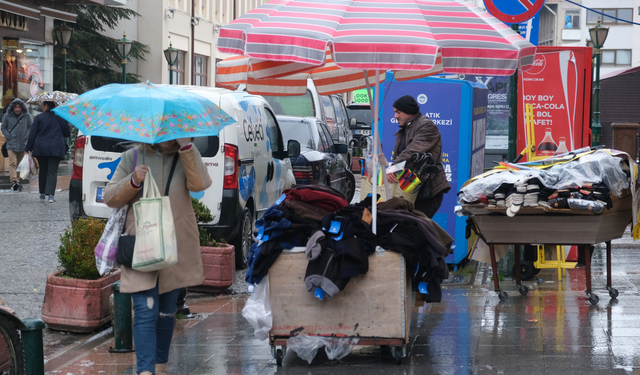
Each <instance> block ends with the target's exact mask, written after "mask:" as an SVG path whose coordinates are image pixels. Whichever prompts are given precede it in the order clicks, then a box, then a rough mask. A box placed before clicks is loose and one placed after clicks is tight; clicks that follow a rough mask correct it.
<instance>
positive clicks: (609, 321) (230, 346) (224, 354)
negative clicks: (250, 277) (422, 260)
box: [46, 231, 640, 375]
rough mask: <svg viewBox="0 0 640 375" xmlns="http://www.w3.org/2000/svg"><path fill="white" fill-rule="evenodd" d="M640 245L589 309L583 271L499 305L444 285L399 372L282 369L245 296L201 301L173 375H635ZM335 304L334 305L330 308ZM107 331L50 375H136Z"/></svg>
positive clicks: (390, 367)
mask: <svg viewBox="0 0 640 375" xmlns="http://www.w3.org/2000/svg"><path fill="white" fill-rule="evenodd" d="M638 249H640V244H634V243H633V242H632V240H631V239H630V237H629V232H628V231H627V233H626V234H625V238H624V239H622V240H618V241H614V246H613V258H614V259H613V264H612V269H613V284H614V287H616V288H617V289H618V290H619V292H620V295H619V297H618V298H617V299H610V298H609V296H608V292H607V291H606V289H605V284H606V274H605V272H604V271H605V270H606V268H605V266H606V264H605V262H604V259H603V254H604V251H603V250H604V246H603V245H602V246H598V247H597V249H596V251H595V253H594V255H593V262H592V273H593V290H594V292H595V293H597V294H598V295H599V296H600V303H599V304H598V305H593V306H592V305H591V304H590V303H589V301H588V299H587V297H586V295H585V293H584V290H585V272H584V267H579V268H576V269H573V270H568V271H567V275H566V276H564V277H563V279H562V281H558V278H557V273H556V271H555V270H542V271H541V272H540V273H539V274H538V276H537V277H538V278H539V280H536V281H530V282H525V284H526V285H527V286H528V287H529V288H530V292H529V294H528V295H526V296H521V295H520V294H519V293H518V291H517V289H516V287H515V283H514V281H512V280H503V281H502V283H501V286H502V288H503V290H506V291H507V292H508V293H509V298H508V299H507V300H506V301H500V300H499V299H498V297H497V295H496V293H495V292H494V291H493V284H492V283H491V281H490V279H489V278H487V279H486V283H485V284H482V283H481V281H482V279H483V277H481V276H482V274H483V273H484V272H489V274H490V271H489V270H488V269H487V267H486V266H485V265H482V266H481V267H479V270H478V272H479V274H478V275H477V277H475V282H471V283H468V284H455V283H454V284H446V285H444V288H443V298H442V302H441V303H432V304H425V303H422V302H417V303H416V305H415V306H414V307H413V309H412V321H411V334H410V343H409V346H408V355H407V357H406V358H405V359H404V361H403V363H402V365H400V366H398V365H396V363H395V360H394V359H393V358H392V356H391V354H390V351H389V350H387V349H380V348H378V347H358V346H357V347H356V348H355V349H354V351H353V352H352V353H351V354H350V355H349V356H347V357H345V358H343V359H342V360H329V359H328V358H327V356H326V354H325V353H324V351H323V350H322V349H321V350H320V351H319V352H318V355H317V356H316V358H315V359H314V361H313V362H312V364H311V365H309V364H308V363H307V362H306V361H303V360H301V359H299V358H298V357H297V355H296V354H295V353H294V352H293V351H291V350H289V351H288V352H287V354H286V356H285V358H284V360H283V366H282V367H278V366H277V365H276V361H275V360H274V359H273V357H272V355H271V349H270V347H269V344H268V341H259V340H257V339H256V338H254V336H253V329H252V328H251V326H250V325H249V324H248V323H247V322H246V321H245V319H244V318H243V317H242V315H241V310H242V307H243V305H244V302H245V300H246V298H247V296H246V295H221V296H211V295H204V294H194V295H192V296H190V297H189V299H188V304H189V307H190V308H191V311H192V312H193V313H195V316H196V317H195V318H194V319H189V320H180V321H178V322H177V326H176V331H175V334H174V341H173V343H172V345H171V354H170V358H171V359H170V361H169V366H168V373H169V374H332V375H334V374H520V373H526V374H562V375H569V374H592V373H598V374H630V373H636V372H639V371H640V345H638V343H639V342H640V308H638V305H639V304H640V292H639V286H640V270H638V267H637V264H639V262H638V261H640V259H639V258H640V255H639V253H638ZM329 302H330V301H327V303H329ZM110 346H113V338H112V336H111V333H110V332H106V333H103V334H102V336H101V337H98V338H96V339H95V340H94V341H93V343H91V342H89V343H85V345H84V346H83V347H82V348H80V349H78V350H75V351H74V350H73V349H68V350H66V351H62V352H61V353H57V354H53V355H52V356H51V357H50V358H49V359H48V362H47V365H46V368H47V371H48V372H47V373H48V374H64V375H66V374H135V355H134V354H111V353H109V352H108V349H109V347H110Z"/></svg>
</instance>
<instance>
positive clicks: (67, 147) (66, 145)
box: [54, 115, 135, 168]
mask: <svg viewBox="0 0 640 375" xmlns="http://www.w3.org/2000/svg"><path fill="white" fill-rule="evenodd" d="M54 118H55V119H56V121H57V122H58V125H59V126H60V131H61V132H62V124H61V123H60V120H58V115H54ZM68 138H69V137H64V136H63V139H64V140H65V141H64V153H65V155H66V154H68V153H69V144H68V143H67V141H66V140H67V139H68ZM134 168H135V165H134Z"/></svg>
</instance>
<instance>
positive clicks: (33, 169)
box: [28, 153, 38, 176]
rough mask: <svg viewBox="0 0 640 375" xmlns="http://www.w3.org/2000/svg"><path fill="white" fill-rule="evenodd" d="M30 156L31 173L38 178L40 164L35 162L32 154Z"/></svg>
mask: <svg viewBox="0 0 640 375" xmlns="http://www.w3.org/2000/svg"><path fill="white" fill-rule="evenodd" d="M28 155H29V171H30V172H31V175H32V176H37V175H38V163H36V161H35V160H33V156H31V153H29V154H28Z"/></svg>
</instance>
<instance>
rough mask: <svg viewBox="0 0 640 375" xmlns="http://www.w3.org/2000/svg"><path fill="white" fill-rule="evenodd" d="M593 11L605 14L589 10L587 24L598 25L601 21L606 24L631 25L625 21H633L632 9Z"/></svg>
mask: <svg viewBox="0 0 640 375" xmlns="http://www.w3.org/2000/svg"><path fill="white" fill-rule="evenodd" d="M593 10H594V11H597V12H602V13H604V14H600V13H596V12H593V11H591V10H587V24H596V23H598V21H601V22H602V23H604V24H620V25H629V23H627V22H625V21H633V9H632V8H620V9H595V8H594V9H593ZM614 17H615V18H614ZM616 18H619V19H616Z"/></svg>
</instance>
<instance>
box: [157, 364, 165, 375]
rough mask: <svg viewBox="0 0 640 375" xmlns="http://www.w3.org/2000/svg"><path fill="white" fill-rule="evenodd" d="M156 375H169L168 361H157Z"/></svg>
mask: <svg viewBox="0 0 640 375" xmlns="http://www.w3.org/2000/svg"><path fill="white" fill-rule="evenodd" d="M156 375H167V364H166V363H156Z"/></svg>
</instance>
